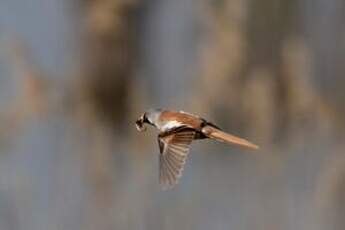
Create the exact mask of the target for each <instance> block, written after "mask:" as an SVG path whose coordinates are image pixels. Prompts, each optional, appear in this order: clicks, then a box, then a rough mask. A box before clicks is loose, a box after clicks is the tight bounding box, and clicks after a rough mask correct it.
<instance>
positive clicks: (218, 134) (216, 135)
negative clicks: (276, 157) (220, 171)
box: [201, 126, 259, 149]
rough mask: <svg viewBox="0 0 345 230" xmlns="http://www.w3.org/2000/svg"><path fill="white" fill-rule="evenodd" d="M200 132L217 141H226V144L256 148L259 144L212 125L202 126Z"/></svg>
mask: <svg viewBox="0 0 345 230" xmlns="http://www.w3.org/2000/svg"><path fill="white" fill-rule="evenodd" d="M201 132H202V133H203V134H205V135H206V136H207V137H209V138H212V139H216V140H218V141H222V142H226V143H228V144H235V145H239V146H243V147H247V148H250V149H258V148H259V146H257V145H255V144H253V143H251V142H249V141H247V140H245V139H243V138H240V137H236V136H234V135H231V134H229V133H225V132H223V131H221V130H219V129H217V128H214V127H212V126H205V127H204V128H202V130H201Z"/></svg>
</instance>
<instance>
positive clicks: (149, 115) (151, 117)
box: [135, 109, 161, 132]
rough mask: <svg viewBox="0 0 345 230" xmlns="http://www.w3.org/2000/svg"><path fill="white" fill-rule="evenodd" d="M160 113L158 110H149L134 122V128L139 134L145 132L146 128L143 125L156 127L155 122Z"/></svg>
mask: <svg viewBox="0 0 345 230" xmlns="http://www.w3.org/2000/svg"><path fill="white" fill-rule="evenodd" d="M160 113H161V110H160V109H154V110H149V111H146V112H145V113H143V114H142V115H141V116H140V117H139V118H138V119H137V120H136V121H135V126H136V127H137V130H138V131H140V132H143V131H145V130H146V127H145V126H144V124H145V123H146V124H149V125H152V126H156V125H155V124H156V122H157V120H158V117H159V115H160Z"/></svg>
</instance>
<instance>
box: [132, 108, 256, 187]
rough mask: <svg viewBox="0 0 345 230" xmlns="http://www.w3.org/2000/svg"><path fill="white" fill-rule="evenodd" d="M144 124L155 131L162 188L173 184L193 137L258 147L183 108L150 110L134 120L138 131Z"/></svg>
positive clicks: (178, 176) (179, 175)
mask: <svg viewBox="0 0 345 230" xmlns="http://www.w3.org/2000/svg"><path fill="white" fill-rule="evenodd" d="M145 123H146V124H149V125H152V126H154V127H156V128H157V129H158V130H159V134H158V145H159V151H160V154H159V183H160V185H161V186H162V188H163V189H169V188H172V187H173V186H174V185H176V184H177V182H178V179H179V178H180V177H181V175H182V171H183V167H184V164H185V162H186V158H187V155H188V153H189V147H190V144H191V142H192V141H193V140H198V139H206V138H210V139H214V140H217V141H221V142H225V143H228V144H235V145H238V146H242V147H246V148H250V149H258V148H259V147H258V146H257V145H255V144H253V143H251V142H249V141H247V140H245V139H242V138H240V137H236V136H234V135H231V134H228V133H226V132H224V131H222V130H221V129H220V128H219V127H217V126H216V125H214V124H213V123H211V122H208V121H207V120H205V119H203V118H201V117H198V116H196V115H193V114H190V113H186V112H183V111H169V110H162V109H151V110H148V111H146V112H145V113H143V114H142V115H141V116H140V117H139V119H138V120H136V122H135V125H136V128H137V129H138V131H141V132H142V131H145V130H146V127H145V126H144V124H145Z"/></svg>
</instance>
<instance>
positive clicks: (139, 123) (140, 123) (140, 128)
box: [135, 117, 146, 132]
mask: <svg viewBox="0 0 345 230" xmlns="http://www.w3.org/2000/svg"><path fill="white" fill-rule="evenodd" d="M135 126H136V128H137V130H138V131H140V132H143V131H145V130H146V127H145V126H144V119H143V117H140V118H139V119H138V120H136V122H135Z"/></svg>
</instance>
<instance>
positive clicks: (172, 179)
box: [158, 127, 195, 189]
mask: <svg viewBox="0 0 345 230" xmlns="http://www.w3.org/2000/svg"><path fill="white" fill-rule="evenodd" d="M194 136H195V130H194V129H192V128H185V127H180V128H178V129H174V130H169V131H167V132H163V133H160V134H159V136H158V144H159V150H160V154H159V183H160V185H161V186H162V188H163V189H169V188H172V187H173V186H174V185H175V184H177V182H178V179H179V178H180V177H181V175H182V171H183V167H184V165H185V163H186V158H187V155H188V153H189V146H190V144H191V142H192V140H193V139H194Z"/></svg>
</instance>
